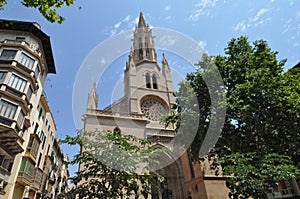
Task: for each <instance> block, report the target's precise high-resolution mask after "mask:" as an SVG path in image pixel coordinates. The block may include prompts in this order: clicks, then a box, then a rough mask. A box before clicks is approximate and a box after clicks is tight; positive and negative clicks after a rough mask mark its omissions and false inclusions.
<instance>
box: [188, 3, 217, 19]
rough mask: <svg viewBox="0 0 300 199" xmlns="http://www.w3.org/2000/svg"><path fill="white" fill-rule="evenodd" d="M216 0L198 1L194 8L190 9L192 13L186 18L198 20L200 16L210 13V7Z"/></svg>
mask: <svg viewBox="0 0 300 199" xmlns="http://www.w3.org/2000/svg"><path fill="white" fill-rule="evenodd" d="M217 1H218V0H201V2H200V3H198V4H196V5H195V10H193V11H192V14H191V15H190V16H189V17H188V19H189V20H191V21H198V20H199V18H200V17H201V16H203V15H206V16H208V15H210V12H211V10H210V9H211V8H213V7H214V6H215V5H216V2H217Z"/></svg>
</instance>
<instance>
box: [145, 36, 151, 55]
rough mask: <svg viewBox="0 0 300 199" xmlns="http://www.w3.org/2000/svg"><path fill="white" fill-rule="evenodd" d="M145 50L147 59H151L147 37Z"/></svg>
mask: <svg viewBox="0 0 300 199" xmlns="http://www.w3.org/2000/svg"><path fill="white" fill-rule="evenodd" d="M145 48H146V57H150V50H149V46H148V39H147V37H145Z"/></svg>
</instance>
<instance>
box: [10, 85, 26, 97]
mask: <svg viewBox="0 0 300 199" xmlns="http://www.w3.org/2000/svg"><path fill="white" fill-rule="evenodd" d="M6 91H7V92H9V93H10V94H13V95H15V96H17V97H19V98H22V96H23V93H22V92H20V91H17V90H15V89H13V88H10V87H9V86H6Z"/></svg>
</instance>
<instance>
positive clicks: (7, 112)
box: [0, 100, 17, 119]
mask: <svg viewBox="0 0 300 199" xmlns="http://www.w3.org/2000/svg"><path fill="white" fill-rule="evenodd" d="M16 110H17V106H16V105H14V104H11V103H9V102H7V101H4V100H1V101H0V115H1V116H3V117H7V118H9V119H13V118H14V117H15V114H16Z"/></svg>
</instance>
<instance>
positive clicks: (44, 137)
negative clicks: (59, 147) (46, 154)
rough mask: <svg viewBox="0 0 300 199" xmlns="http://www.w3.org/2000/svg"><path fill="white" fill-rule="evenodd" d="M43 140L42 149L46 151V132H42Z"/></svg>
mask: <svg viewBox="0 0 300 199" xmlns="http://www.w3.org/2000/svg"><path fill="white" fill-rule="evenodd" d="M41 140H42V142H43V143H42V149H44V147H45V142H46V135H45V133H44V131H42V133H41Z"/></svg>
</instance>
